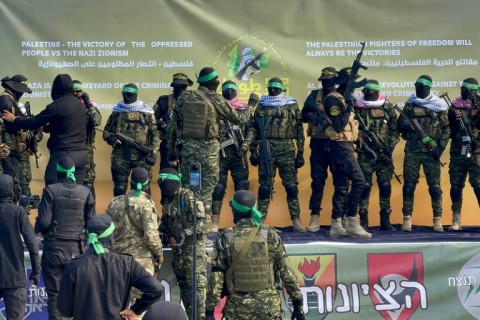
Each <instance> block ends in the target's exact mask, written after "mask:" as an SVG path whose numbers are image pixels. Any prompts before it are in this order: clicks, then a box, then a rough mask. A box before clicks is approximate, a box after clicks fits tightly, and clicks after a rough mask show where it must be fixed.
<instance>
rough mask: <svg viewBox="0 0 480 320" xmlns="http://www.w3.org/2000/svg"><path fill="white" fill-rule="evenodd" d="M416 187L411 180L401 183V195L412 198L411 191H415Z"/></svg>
mask: <svg viewBox="0 0 480 320" xmlns="http://www.w3.org/2000/svg"><path fill="white" fill-rule="evenodd" d="M416 187H417V185H415V184H413V183H411V182H407V183H405V184H404V185H403V197H404V198H407V199H409V198H413V193H414V192H415V188H416Z"/></svg>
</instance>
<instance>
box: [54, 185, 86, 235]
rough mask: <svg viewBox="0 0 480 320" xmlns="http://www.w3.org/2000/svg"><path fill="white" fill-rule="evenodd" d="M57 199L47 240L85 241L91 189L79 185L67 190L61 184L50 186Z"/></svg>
mask: <svg viewBox="0 0 480 320" xmlns="http://www.w3.org/2000/svg"><path fill="white" fill-rule="evenodd" d="M48 187H49V188H50V189H51V190H52V193H53V196H54V198H55V200H54V203H55V205H54V207H53V213H52V221H51V225H50V228H49V229H48V231H47V234H46V236H45V238H46V239H50V238H53V239H63V240H85V239H86V234H85V213H84V208H85V202H86V201H87V198H88V195H89V193H90V189H88V188H87V187H85V186H83V185H77V186H76V187H75V188H73V189H67V188H65V187H64V186H63V185H62V184H61V183H55V184H51V185H49V186H48Z"/></svg>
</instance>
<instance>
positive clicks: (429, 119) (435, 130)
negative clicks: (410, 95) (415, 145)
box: [403, 103, 441, 140]
mask: <svg viewBox="0 0 480 320" xmlns="http://www.w3.org/2000/svg"><path fill="white" fill-rule="evenodd" d="M403 112H404V113H405V114H406V115H407V116H408V117H410V118H411V119H416V120H417V122H418V124H419V125H420V126H421V127H422V129H423V131H425V134H426V135H427V136H429V137H430V138H432V139H434V140H438V139H439V138H440V134H441V132H440V121H439V120H438V113H437V112H434V111H432V110H430V109H427V108H425V107H421V106H418V105H414V104H409V103H407V104H405V108H404V110H403ZM414 135H415V132H413V131H409V132H407V133H406V139H407V140H411V139H413V137H414Z"/></svg>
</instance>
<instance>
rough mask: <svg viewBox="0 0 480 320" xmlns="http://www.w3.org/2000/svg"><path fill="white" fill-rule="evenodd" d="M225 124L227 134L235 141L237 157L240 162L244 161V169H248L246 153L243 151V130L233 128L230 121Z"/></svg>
mask: <svg viewBox="0 0 480 320" xmlns="http://www.w3.org/2000/svg"><path fill="white" fill-rule="evenodd" d="M224 124H225V126H224V128H225V133H226V134H227V136H228V137H229V138H230V139H231V141H233V145H234V146H235V152H236V154H237V156H238V157H239V158H240V160H241V161H242V166H243V168H246V167H247V161H246V159H245V152H243V150H242V143H243V134H242V129H241V128H238V129H234V128H232V125H231V124H230V121H228V120H225V121H224ZM222 152H223V153H224V151H223V148H222Z"/></svg>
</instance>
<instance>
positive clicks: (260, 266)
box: [224, 227, 275, 294]
mask: <svg viewBox="0 0 480 320" xmlns="http://www.w3.org/2000/svg"><path fill="white" fill-rule="evenodd" d="M238 231H240V230H236V229H232V228H228V229H226V230H225V233H224V234H225V237H226V238H227V241H228V243H229V246H228V247H229V248H230V257H231V259H232V261H230V264H231V263H232V262H233V260H234V259H235V257H236V256H237V255H238V254H239V252H240V250H241V248H242V246H243V244H244V243H245V241H246V240H247V238H248V235H249V232H238ZM267 238H268V229H267V228H265V227H260V230H258V231H257V234H256V235H255V237H254V238H253V240H252V242H251V243H250V246H249V247H248V250H247V253H246V254H245V256H244V257H243V259H242V260H241V261H240V262H239V264H238V265H237V267H236V269H235V271H234V272H233V274H232V277H231V279H225V280H226V281H231V282H230V284H229V285H227V287H229V288H235V292H258V291H261V290H265V289H269V288H273V287H274V283H275V277H274V274H273V266H272V265H271V264H270V259H269V254H268V239H267ZM229 293H230V294H232V293H234V292H229Z"/></svg>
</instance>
